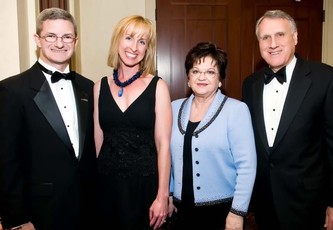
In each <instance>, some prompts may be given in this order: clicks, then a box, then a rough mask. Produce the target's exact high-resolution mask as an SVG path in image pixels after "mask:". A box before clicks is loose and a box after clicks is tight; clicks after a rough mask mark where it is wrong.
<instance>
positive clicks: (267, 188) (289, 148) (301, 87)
mask: <svg viewBox="0 0 333 230" xmlns="http://www.w3.org/2000/svg"><path fill="white" fill-rule="evenodd" d="M263 87H264V73H263V69H262V70H260V71H258V72H256V73H254V74H252V75H251V76H249V77H248V78H246V79H245V80H244V82H243V100H244V102H245V103H246V104H247V105H248V107H249V109H250V111H251V114H252V122H253V127H254V133H255V139H256V149H257V160H258V164H257V177H256V182H255V186H254V191H253V199H252V205H253V208H254V211H255V215H257V217H258V219H263V218H267V215H270V214H271V213H270V212H269V211H268V210H267V208H266V207H267V204H269V202H270V200H271V201H272V202H273V205H274V207H275V212H276V215H277V217H278V219H279V222H280V224H281V226H280V227H281V229H284V230H288V229H290V230H295V229H319V228H318V223H320V226H323V224H324V217H325V209H326V207H327V206H333V68H332V67H331V66H328V65H325V64H321V63H315V62H309V61H305V60H303V59H301V58H299V57H298V59H297V63H296V66H295V69H294V71H293V74H292V80H291V82H290V86H289V90H288V94H287V97H286V101H285V104H284V108H283V111H282V115H281V120H280V124H279V127H278V130H277V135H276V138H275V141H274V145H273V147H272V148H271V149H270V148H269V146H268V142H267V138H266V131H265V124H264V116H263Z"/></svg>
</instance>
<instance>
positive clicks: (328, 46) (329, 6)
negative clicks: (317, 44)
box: [322, 0, 333, 66]
mask: <svg viewBox="0 0 333 230" xmlns="http://www.w3.org/2000/svg"><path fill="white" fill-rule="evenodd" d="M324 10H325V22H324V24H323V25H324V29H323V52H322V60H323V62H325V63H327V64H329V65H332V66H333V43H332V39H333V0H324Z"/></svg>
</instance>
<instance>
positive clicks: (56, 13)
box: [36, 7, 77, 36]
mask: <svg viewBox="0 0 333 230" xmlns="http://www.w3.org/2000/svg"><path fill="white" fill-rule="evenodd" d="M57 19H63V20H66V21H70V22H71V23H72V24H73V26H74V33H75V36H77V27H76V22H75V19H74V17H73V16H72V15H71V14H70V13H69V12H68V11H66V10H63V9H60V8H56V7H52V8H47V9H45V10H43V11H42V12H40V14H39V15H38V17H37V20H36V34H38V35H40V33H41V31H42V29H43V22H45V21H46V20H57Z"/></svg>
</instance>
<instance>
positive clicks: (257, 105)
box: [252, 72, 269, 156]
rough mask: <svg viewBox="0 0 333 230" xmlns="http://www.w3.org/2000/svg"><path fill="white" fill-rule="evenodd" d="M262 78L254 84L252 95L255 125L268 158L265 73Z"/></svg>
mask: <svg viewBox="0 0 333 230" xmlns="http://www.w3.org/2000/svg"><path fill="white" fill-rule="evenodd" d="M259 74H262V77H259V78H258V80H257V81H256V82H255V83H254V84H253V88H252V90H253V91H252V94H253V95H254V97H253V98H254V100H253V106H252V108H254V111H253V114H255V116H254V119H255V122H254V124H255V125H256V126H257V127H256V129H257V130H258V135H259V137H260V141H261V142H262V143H263V146H264V147H265V150H266V152H267V156H268V155H269V147H268V141H267V136H266V129H265V122H264V109H263V88H264V77H263V73H262V72H260V73H259Z"/></svg>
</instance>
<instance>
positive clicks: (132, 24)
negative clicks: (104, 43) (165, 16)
mask: <svg viewBox="0 0 333 230" xmlns="http://www.w3.org/2000/svg"><path fill="white" fill-rule="evenodd" d="M125 33H126V34H129V35H131V36H134V35H137V34H139V35H141V36H144V35H146V36H147V50H146V54H145V57H144V58H143V60H142V61H141V62H140V69H143V70H144V71H145V72H146V73H150V74H153V75H155V74H156V73H155V72H156V67H155V54H156V31H155V27H154V25H153V23H152V21H151V20H149V19H147V18H144V17H142V16H139V15H132V16H128V17H125V18H123V19H122V20H120V21H119V22H118V24H117V25H116V27H115V29H114V31H113V34H112V38H111V44H110V49H109V56H108V61H107V64H108V66H110V67H111V68H114V69H118V68H119V67H120V59H119V55H118V47H119V42H120V39H121V38H122V37H123V35H124V34H125Z"/></svg>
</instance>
